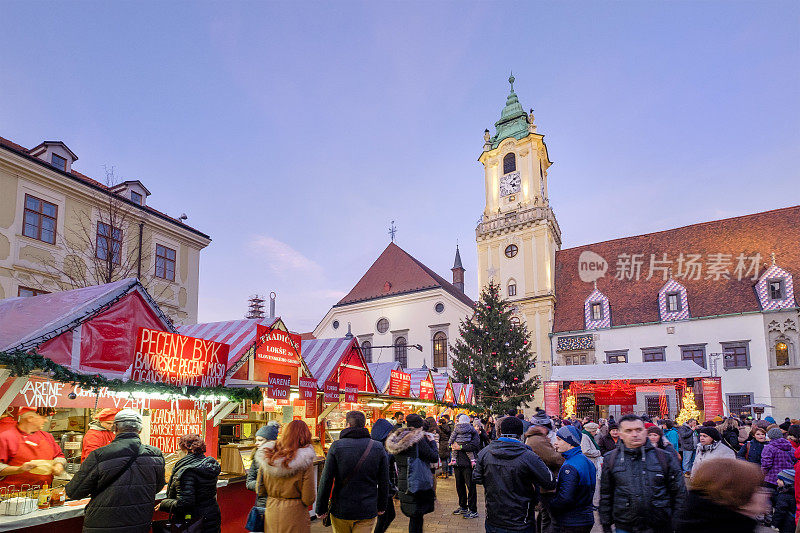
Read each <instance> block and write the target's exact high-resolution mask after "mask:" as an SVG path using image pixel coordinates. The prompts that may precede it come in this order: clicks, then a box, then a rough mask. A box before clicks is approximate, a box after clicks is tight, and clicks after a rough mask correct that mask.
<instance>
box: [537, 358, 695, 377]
mask: <svg viewBox="0 0 800 533" xmlns="http://www.w3.org/2000/svg"><path fill="white" fill-rule="evenodd" d="M710 375H711V374H710V373H709V371H708V370H706V369H705V368H703V367H702V366H700V365H698V364H697V363H695V362H694V361H659V362H653V363H615V364H606V365H564V366H554V367H553V373H552V374H551V376H550V380H551V381H611V380H617V379H659V378H663V379H675V378H701V377H708V376H710Z"/></svg>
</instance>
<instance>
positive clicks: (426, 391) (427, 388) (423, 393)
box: [419, 379, 436, 400]
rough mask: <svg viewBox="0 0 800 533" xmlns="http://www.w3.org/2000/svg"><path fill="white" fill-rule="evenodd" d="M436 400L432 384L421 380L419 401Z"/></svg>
mask: <svg viewBox="0 0 800 533" xmlns="http://www.w3.org/2000/svg"><path fill="white" fill-rule="evenodd" d="M435 398H436V393H435V392H434V388H433V382H432V381H426V380H424V379H423V380H422V381H420V382H419V399H420V400H433V399H435Z"/></svg>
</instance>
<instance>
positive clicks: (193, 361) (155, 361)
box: [131, 328, 228, 387]
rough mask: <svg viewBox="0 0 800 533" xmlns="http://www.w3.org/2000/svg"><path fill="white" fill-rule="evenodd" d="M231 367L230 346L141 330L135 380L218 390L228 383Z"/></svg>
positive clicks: (137, 341) (161, 332)
mask: <svg viewBox="0 0 800 533" xmlns="http://www.w3.org/2000/svg"><path fill="white" fill-rule="evenodd" d="M227 366H228V345H227V344H222V343H219V342H214V341H207V340H204V339H195V338H193V337H186V336H184V335H178V334H177V333H169V332H167V331H158V330H156V329H149V328H139V335H138V337H137V338H136V352H135V354H134V357H133V370H132V371H131V380H133V381H143V382H147V383H168V384H170V385H176V386H179V387H181V386H191V387H216V386H219V385H223V384H224V382H225V370H226V369H227Z"/></svg>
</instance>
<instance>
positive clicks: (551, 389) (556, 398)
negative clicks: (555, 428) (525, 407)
mask: <svg viewBox="0 0 800 533" xmlns="http://www.w3.org/2000/svg"><path fill="white" fill-rule="evenodd" d="M544 410H545V412H546V413H547V414H548V416H561V397H560V395H559V392H558V381H545V382H544Z"/></svg>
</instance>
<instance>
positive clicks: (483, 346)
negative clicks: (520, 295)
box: [451, 281, 539, 413]
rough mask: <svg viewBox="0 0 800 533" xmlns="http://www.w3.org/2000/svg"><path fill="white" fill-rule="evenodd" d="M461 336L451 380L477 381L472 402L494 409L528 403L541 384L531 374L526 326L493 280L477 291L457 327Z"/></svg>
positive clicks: (457, 343)
mask: <svg viewBox="0 0 800 533" xmlns="http://www.w3.org/2000/svg"><path fill="white" fill-rule="evenodd" d="M459 333H460V334H461V338H459V339H458V340H457V341H456V343H455V346H453V347H452V348H451V351H452V354H453V369H454V371H455V379H456V380H457V381H461V382H463V383H468V382H471V383H472V384H474V385H475V403H476V404H477V405H478V406H479V407H481V408H483V409H486V410H488V411H490V412H493V413H498V412H504V411H505V410H507V409H509V408H512V407H519V406H520V405H526V406H527V405H528V402H529V401H530V400H531V397H532V395H533V393H534V392H535V391H536V389H538V388H539V378H538V376H532V375H531V370H532V369H533V368H534V366H535V363H536V358H535V356H534V355H533V354H531V352H530V350H529V348H530V333H528V329H527V328H526V327H525V324H521V323H515V321H512V310H511V308H510V306H509V305H508V302H506V301H505V300H503V299H502V298H501V297H500V287H499V285H497V284H496V283H494V282H493V281H492V282H490V283H489V285H487V286H486V287H485V288H484V289H483V291H482V292H481V297H480V300H479V302H478V304H477V305H476V307H475V313H474V314H473V315H472V317H471V318H469V319H466V320H462V321H461V324H460V325H459Z"/></svg>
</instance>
